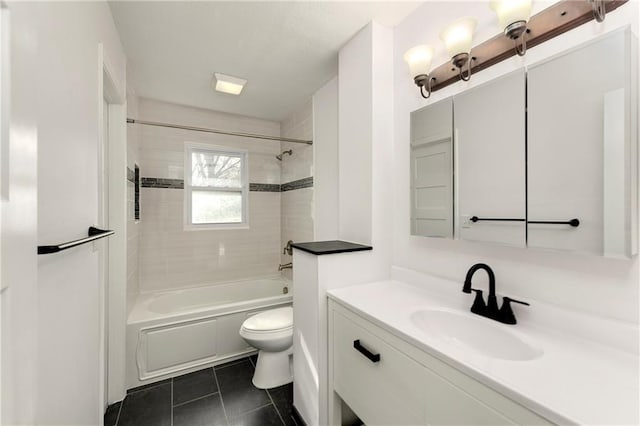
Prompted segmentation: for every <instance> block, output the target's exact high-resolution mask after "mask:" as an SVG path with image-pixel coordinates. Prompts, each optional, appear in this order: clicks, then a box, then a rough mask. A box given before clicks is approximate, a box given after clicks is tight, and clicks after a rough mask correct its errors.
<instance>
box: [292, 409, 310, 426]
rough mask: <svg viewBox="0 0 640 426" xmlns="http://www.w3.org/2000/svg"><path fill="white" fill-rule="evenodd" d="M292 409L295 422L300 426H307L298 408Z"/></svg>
mask: <svg viewBox="0 0 640 426" xmlns="http://www.w3.org/2000/svg"><path fill="white" fill-rule="evenodd" d="M291 408H292V409H291V415H292V416H293V420H295V422H296V424H297V425H298V426H307V422H305V421H304V419H303V418H302V416H301V415H300V412H299V411H298V409H297V408H296V406H295V405H292V406H291Z"/></svg>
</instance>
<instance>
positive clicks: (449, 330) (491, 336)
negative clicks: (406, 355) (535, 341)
mask: <svg viewBox="0 0 640 426" xmlns="http://www.w3.org/2000/svg"><path fill="white" fill-rule="evenodd" d="M411 321H412V322H413V324H414V325H415V326H416V327H418V328H419V329H420V331H422V332H423V333H424V334H425V335H427V336H428V337H431V338H434V339H439V340H443V341H445V342H447V343H449V344H452V345H455V346H458V347H461V348H463V349H471V350H473V351H475V352H477V353H480V354H482V355H484V356H486V357H489V358H497V359H504V360H509V361H528V360H532V359H535V358H538V357H540V356H541V355H542V353H543V351H542V350H541V349H539V348H537V347H535V346H533V345H532V344H531V343H528V342H527V341H525V340H524V339H523V338H521V337H520V336H519V335H518V334H517V333H514V332H513V331H511V330H508V329H507V327H511V326H508V325H503V324H500V323H497V322H494V321H493V320H490V319H487V318H482V317H479V316H477V315H473V314H467V313H463V312H458V311H453V310H446V309H426V310H422V311H416V312H414V313H412V314H411Z"/></svg>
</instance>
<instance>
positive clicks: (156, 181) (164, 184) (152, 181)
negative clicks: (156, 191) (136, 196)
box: [142, 177, 184, 189]
mask: <svg viewBox="0 0 640 426" xmlns="http://www.w3.org/2000/svg"><path fill="white" fill-rule="evenodd" d="M142 187H143V188H172V189H184V180H182V179H164V178H146V177H143V178H142Z"/></svg>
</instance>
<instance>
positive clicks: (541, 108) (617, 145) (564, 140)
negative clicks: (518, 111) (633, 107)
mask: <svg viewBox="0 0 640 426" xmlns="http://www.w3.org/2000/svg"><path fill="white" fill-rule="evenodd" d="M628 43H629V34H628V32H617V33H614V34H612V35H608V36H605V37H604V38H602V39H600V40H598V41H596V42H593V43H590V44H588V45H586V46H582V47H580V48H578V49H576V50H573V51H571V52H569V53H568V54H564V55H562V56H559V57H556V58H553V59H552V60H550V61H548V62H545V63H543V64H540V65H539V66H535V67H532V68H531V69H530V70H529V74H528V90H527V91H528V105H529V110H528V114H529V115H528V118H529V122H528V203H529V205H528V220H529V221H530V222H531V221H567V220H570V219H573V218H576V219H579V221H580V225H579V226H578V227H572V226H569V225H562V224H534V223H529V224H528V245H529V247H544V248H554V249H564V250H573V251H581V252H587V253H595V254H600V255H601V254H605V251H606V252H608V254H614V255H615V254H616V253H617V254H624V253H625V251H626V247H628V243H627V242H626V241H625V239H626V236H630V234H631V232H629V230H628V229H627V230H626V231H625V223H626V221H627V220H626V219H625V216H626V214H627V213H628V212H629V211H630V210H631V209H630V208H629V206H628V203H629V192H630V191H628V185H629V184H630V178H629V177H628V173H629V171H630V170H629V167H628V165H627V164H625V157H626V158H629V156H628V155H626V156H625V150H627V149H628V147H627V145H628V143H629V141H628V139H629V129H628V122H629V90H628V85H629V80H630V78H629V73H630V66H629V60H630V59H629V58H630V55H629V53H630V52H629V49H628ZM625 188H626V189H625ZM625 234H626V236H625ZM605 241H606V245H607V247H605Z"/></svg>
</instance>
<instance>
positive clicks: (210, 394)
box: [174, 392, 219, 407]
mask: <svg viewBox="0 0 640 426" xmlns="http://www.w3.org/2000/svg"><path fill="white" fill-rule="evenodd" d="M217 393H219V392H212V393H208V394H206V395H202V396H199V397H197V398H193V399H190V400H189V401H184V402H181V403H180V404H175V405H174V407H180V406H182V405H185V404H188V403H190V402H193V401H197V400H199V399H204V398H207V397H209V396H213V395H215V394H217Z"/></svg>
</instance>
